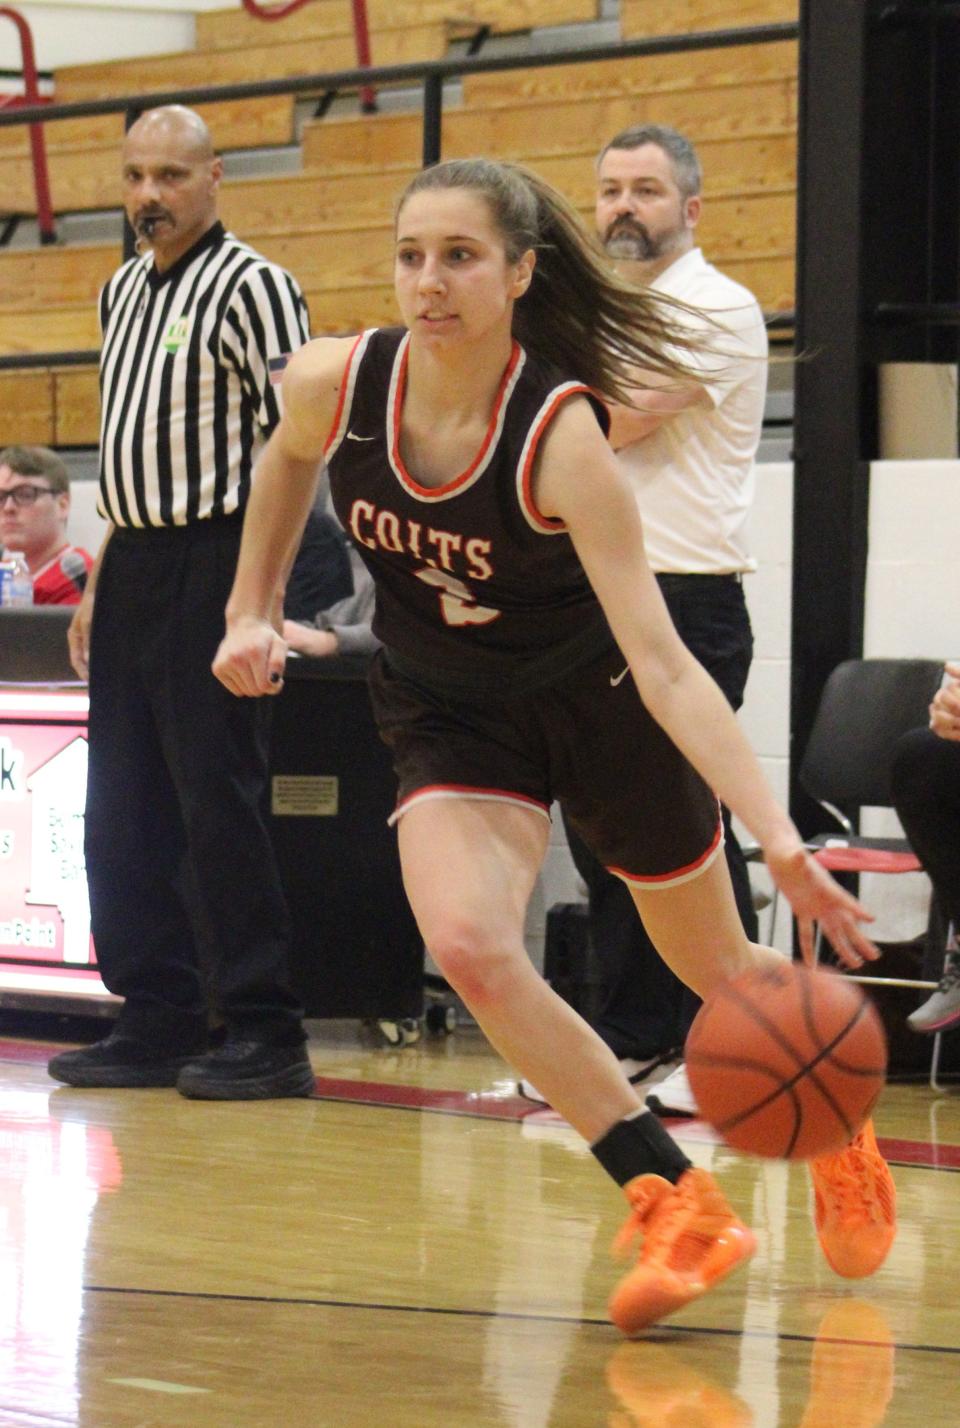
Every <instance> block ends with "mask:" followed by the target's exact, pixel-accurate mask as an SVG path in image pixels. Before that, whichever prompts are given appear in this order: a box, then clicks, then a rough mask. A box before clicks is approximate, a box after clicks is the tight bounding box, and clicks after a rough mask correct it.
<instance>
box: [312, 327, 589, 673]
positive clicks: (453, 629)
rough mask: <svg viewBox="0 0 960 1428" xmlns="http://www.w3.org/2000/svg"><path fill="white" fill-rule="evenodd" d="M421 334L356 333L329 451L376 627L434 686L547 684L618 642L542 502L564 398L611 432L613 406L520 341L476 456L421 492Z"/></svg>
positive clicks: (405, 664)
mask: <svg viewBox="0 0 960 1428" xmlns="http://www.w3.org/2000/svg"><path fill="white" fill-rule="evenodd" d="M409 341H410V338H409V334H408V333H407V332H406V331H405V329H403V328H383V329H374V330H371V331H369V332H365V333H363V334H362V335H361V336H360V337H359V338H358V339H357V341H356V343H355V345H354V348H353V351H352V353H351V355H350V359H349V362H348V366H347V370H346V373H345V375H344V381H343V388H342V393H341V398H340V404H339V407H338V410H337V414H336V417H335V420H334V425H333V430H332V432H331V434H330V437H329V440H328V442H327V446H326V452H325V455H326V460H327V465H328V469H329V473H330V487H331V493H332V497H333V503H334V507H335V509H336V512H337V515H338V516H339V518H340V521H341V522H342V524H343V526H344V528H345V530H347V531H348V532H349V533H350V535H351V536H352V538H353V540H354V541H355V542H356V544H357V547H358V549H359V552H360V554H361V556H362V558H363V560H364V562H365V563H366V565H367V566H368V568H369V570H370V572H371V574H372V576H373V579H374V581H375V584H376V590H377V600H376V614H375V617H374V622H373V629H374V633H375V634H376V635H377V636H378V637H379V638H380V639H381V640H382V641H383V643H384V645H385V646H386V648H387V651H388V655H389V657H390V658H391V660H393V661H394V662H395V663H396V664H397V665H398V667H400V668H402V669H406V670H407V671H408V672H409V673H411V674H413V675H414V676H415V677H416V676H418V677H421V678H423V679H425V680H427V681H429V682H430V683H431V684H440V685H445V686H449V687H451V688H458V689H462V690H464V691H476V692H478V693H480V692H484V691H486V692H494V691H496V689H497V688H501V687H504V681H505V680H507V681H509V683H510V687H512V688H516V687H517V685H518V683H519V684H520V685H521V686H524V687H530V688H533V687H537V686H538V685H541V684H544V683H548V682H549V681H550V680H551V679H552V678H554V677H556V676H557V675H558V674H560V673H563V672H566V671H568V670H569V669H571V668H576V667H577V666H578V665H579V664H580V663H582V662H585V661H586V660H589V659H592V658H594V657H595V656H596V654H597V653H598V652H599V651H601V650H602V649H604V648H606V647H608V646H609V645H610V643H611V640H612V637H611V635H610V632H609V629H608V627H607V623H606V620H605V618H604V616H603V612H602V610H601V608H600V605H599V602H598V601H597V598H596V596H595V595H594V594H593V591H592V589H591V587H590V584H589V581H588V580H587V577H586V575H585V574H584V571H583V567H582V566H581V564H580V562H579V560H578V558H577V555H576V552H575V550H574V548H573V543H572V541H571V539H570V537H569V535H568V534H567V531H566V527H565V526H564V525H563V523H562V522H560V521H557V520H553V519H548V518H547V517H545V516H543V515H542V514H541V513H540V512H539V511H538V510H537V508H536V505H535V504H534V500H533V495H532V472H533V466H534V461H535V458H536V455H537V450H538V448H539V444H540V442H541V440H542V439H543V436H544V434H545V432H546V431H547V429H548V427H549V425H550V422H551V420H552V418H553V417H554V415H555V414H556V412H557V410H558V409H559V407H560V406H561V404H562V403H563V402H564V401H567V400H569V399H570V398H571V397H574V396H581V395H586V396H587V397H588V398H589V399H590V400H591V402H592V403H593V405H594V407H595V409H596V411H597V419H598V421H600V423H601V425H603V426H604V428H605V427H606V412H605V410H604V408H603V407H602V404H601V403H600V402H598V401H597V400H596V399H595V398H593V397H592V396H591V394H590V392H589V390H588V388H587V387H585V386H584V384H583V383H582V382H578V381H571V380H566V379H565V378H564V376H563V374H562V373H561V372H559V371H558V370H557V369H556V368H553V367H551V366H549V365H548V364H546V363H543V362H540V361H538V360H537V359H535V358H533V357H531V356H530V354H529V353H527V352H525V351H524V349H523V348H522V347H520V345H519V344H518V343H516V342H515V343H514V345H513V351H512V354H511V357H510V361H509V363H508V365H507V367H506V370H505V371H504V373H503V377H502V379H501V382H500V388H499V391H498V393H497V397H496V401H495V403H494V408H493V412H492V415H491V417H490V424H489V427H488V429H487V433H486V437H485V439H484V441H483V443H482V445H481V447H480V450H479V451H478V452H477V453H476V456H475V457H474V459H473V461H472V462H471V463H470V465H469V466H468V467H467V469H466V470H465V471H462V472H461V473H460V474H459V475H458V476H455V477H454V478H453V479H452V480H450V481H448V482H446V483H445V484H444V485H443V486H439V487H433V488H431V487H427V486H422V485H420V484H419V482H418V481H417V477H416V473H415V472H411V471H408V470H407V469H406V467H405V465H404V462H403V458H402V456H401V454H400V416H401V411H402V407H403V395H404V387H405V382H406V371H407V352H408V346H409ZM589 476H590V473H589V472H584V479H585V480H589Z"/></svg>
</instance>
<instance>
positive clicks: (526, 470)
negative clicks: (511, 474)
mask: <svg viewBox="0 0 960 1428" xmlns="http://www.w3.org/2000/svg"><path fill="white" fill-rule="evenodd" d="M584 393H586V395H587V396H590V395H591V388H590V387H588V386H585V385H578V386H570V387H565V388H564V389H563V391H560V392H558V393H557V395H556V396H555V397H554V399H553V401H552V402H551V403H550V405H549V406H548V407H547V409H546V411H545V412H544V414H543V416H542V417H541V418H540V421H539V423H538V424H537V426H535V427H533V428H532V429H531V431H530V434H529V436H528V437H527V443H528V444H527V454H526V458H525V459H524V463H523V469H522V472H521V476H520V491H521V500H522V501H523V505H524V509H525V511H526V513H527V519H528V520H529V521H530V523H531V525H535V526H539V528H540V529H541V530H544V531H565V530H566V528H567V527H566V523H565V522H564V521H562V520H560V518H559V517H558V516H545V515H543V514H542V513H541V512H540V511H538V510H537V507H536V505H535V503H534V499H533V490H532V486H533V463H534V459H535V457H536V454H537V449H538V447H539V445H540V439H541V437H542V436H543V433H544V432H545V431H546V429H547V427H548V426H549V425H550V423H551V422H552V421H553V418H554V417H555V415H556V413H557V408H558V407H559V406H560V405H561V403H562V402H565V401H566V400H567V399H568V397H578V396H583V395H584Z"/></svg>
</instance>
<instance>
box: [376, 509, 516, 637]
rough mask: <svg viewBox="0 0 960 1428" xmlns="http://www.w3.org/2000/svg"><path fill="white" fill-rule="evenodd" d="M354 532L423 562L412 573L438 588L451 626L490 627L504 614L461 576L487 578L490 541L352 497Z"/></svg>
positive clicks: (489, 571) (444, 617)
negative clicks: (487, 603) (481, 600)
mask: <svg viewBox="0 0 960 1428" xmlns="http://www.w3.org/2000/svg"><path fill="white" fill-rule="evenodd" d="M350 533H351V535H352V536H353V538H354V540H355V541H356V542H357V543H358V544H359V545H363V546H366V548H367V549H368V550H385V551H392V552H393V553H394V554H395V555H410V556H413V558H414V559H415V560H422V561H423V568H422V569H420V570H416V571H414V572H413V573H414V574H415V575H416V577H417V579H418V580H422V581H423V582H424V583H425V584H426V585H432V586H435V587H436V588H437V590H438V592H439V598H440V612H441V614H442V616H443V620H444V623H445V624H447V625H456V626H463V625H488V624H490V622H491V621H492V620H496V619H498V618H499V616H500V611H499V610H496V609H494V608H493V607H492V606H485V605H481V604H479V603H478V601H477V597H476V596H475V595H474V594H473V592H472V591H471V590H470V588H469V586H468V585H466V584H465V583H464V580H463V579H462V578H460V577H461V576H465V577H466V578H467V579H469V580H489V579H490V577H491V576H492V575H493V566H492V565H491V564H490V561H489V559H488V557H489V555H490V548H491V542H490V541H488V540H482V539H480V538H478V537H473V538H471V539H469V540H466V541H465V540H464V538H463V536H462V535H459V534H458V533H456V532H454V531H443V530H436V529H435V528H434V527H433V526H424V525H423V524H422V523H421V522H420V521H412V520H410V519H409V518H408V517H402V516H398V515H397V514H396V512H394V511H388V510H378V509H377V507H376V506H375V505H374V504H373V502H372V501H354V503H353V505H352V506H351V508H350Z"/></svg>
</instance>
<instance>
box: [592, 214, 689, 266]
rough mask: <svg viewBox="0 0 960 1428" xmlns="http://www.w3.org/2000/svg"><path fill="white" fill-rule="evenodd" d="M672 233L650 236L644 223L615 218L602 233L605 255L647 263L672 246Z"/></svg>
mask: <svg viewBox="0 0 960 1428" xmlns="http://www.w3.org/2000/svg"><path fill="white" fill-rule="evenodd" d="M674 236H675V235H674V234H672V233H664V234H661V235H660V237H659V238H652V237H651V236H650V230H649V228H648V227H647V226H646V224H645V223H641V222H640V221H639V219H636V218H615V219H614V220H613V222H612V223H611V224H610V225H609V227H608V228H607V231H606V232H605V233H604V235H603V246H604V249H605V250H606V253H607V256H608V257H610V258H614V259H617V260H620V261H622V262H628V263H649V262H650V261H651V260H652V259H653V258H660V257H662V256H663V254H664V253H665V252H667V251H669V249H670V248H671V247H672V246H673V239H674Z"/></svg>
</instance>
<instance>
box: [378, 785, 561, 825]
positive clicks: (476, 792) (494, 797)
mask: <svg viewBox="0 0 960 1428" xmlns="http://www.w3.org/2000/svg"><path fill="white" fill-rule="evenodd" d="M433 798H478V799H484V800H486V801H488V802H490V803H515V804H518V805H519V806H520V807H521V808H533V809H535V810H536V812H538V813H542V814H543V816H544V818H546V819H547V820H548V821H549V819H550V805H549V804H547V803H543V802H542V801H541V800H540V799H539V798H531V797H530V796H529V794H526V793H514V792H513V791H512V790H511V789H505V788H478V787H474V786H473V785H472V784H468V783H428V784H424V786H423V788H418V789H417V790H416V792H415V793H411V794H408V795H407V797H406V798H404V799H403V800H402V801H401V802H400V803H398V804H397V806H396V808H395V809H394V810H393V812H392V813H391V815H390V817H389V818H388V819H387V823H388V824H389V825H391V826H392V825H393V824H394V823H396V822H398V820H399V819H400V818H402V817H403V815H404V814H405V813H406V812H408V810H409V809H411V808H412V807H413V806H414V804H416V803H424V802H426V801H427V800H428V799H433Z"/></svg>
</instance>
